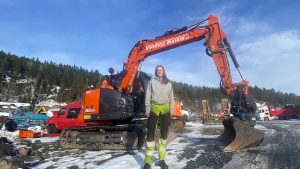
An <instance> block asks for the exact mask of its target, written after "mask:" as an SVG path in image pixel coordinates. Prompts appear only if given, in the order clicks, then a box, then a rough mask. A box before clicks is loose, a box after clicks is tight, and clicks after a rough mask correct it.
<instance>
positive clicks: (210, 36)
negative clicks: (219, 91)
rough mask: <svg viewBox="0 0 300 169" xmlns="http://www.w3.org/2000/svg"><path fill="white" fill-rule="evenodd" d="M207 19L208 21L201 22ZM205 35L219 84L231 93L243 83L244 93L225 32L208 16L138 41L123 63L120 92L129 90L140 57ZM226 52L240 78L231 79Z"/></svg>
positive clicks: (178, 45)
mask: <svg viewBox="0 0 300 169" xmlns="http://www.w3.org/2000/svg"><path fill="white" fill-rule="evenodd" d="M205 22H207V25H202V24H203V23H205ZM202 39H205V41H206V42H205V44H206V53H207V54H208V55H209V56H211V57H212V58H213V60H214V62H215V65H216V66H217V70H218V73H219V75H220V77H221V83H222V86H223V87H224V89H225V92H226V93H227V94H229V95H232V94H233V90H234V89H235V88H237V87H243V88H244V90H243V91H244V93H245V94H246V95H247V91H248V90H247V89H248V81H246V80H245V79H244V77H243V76H242V74H241V72H240V69H239V64H238V63H237V60H236V58H235V56H234V54H233V52H232V49H231V47H230V44H229V42H228V40H227V38H226V35H225V33H224V32H223V31H222V29H221V28H220V25H219V22H218V18H217V17H215V16H209V17H208V19H206V20H204V21H201V22H198V23H195V24H193V25H191V26H185V27H183V28H180V29H177V30H170V31H168V32H166V33H165V34H164V35H163V36H160V37H156V38H155V39H151V40H141V41H139V42H138V43H137V44H136V45H135V46H134V47H133V48H132V50H131V51H130V53H129V56H128V60H127V61H126V62H125V63H124V66H123V72H124V75H123V79H122V83H121V86H120V87H119V90H120V92H123V93H124V92H125V93H127V94H130V93H131V92H132V86H133V83H134V80H135V78H136V74H137V72H138V69H139V65H140V63H141V62H142V61H144V60H145V59H146V58H148V57H149V56H151V55H154V54H156V53H160V52H163V51H166V50H170V49H172V48H177V47H180V46H183V45H186V44H189V43H192V42H196V41H200V40H202ZM227 52H228V53H229V54H230V56H231V58H232V60H233V63H234V65H235V67H236V68H237V70H238V72H239V73H240V76H241V79H242V80H241V82H238V83H233V82H232V78H231V74H230V67H229V64H228V59H227Z"/></svg>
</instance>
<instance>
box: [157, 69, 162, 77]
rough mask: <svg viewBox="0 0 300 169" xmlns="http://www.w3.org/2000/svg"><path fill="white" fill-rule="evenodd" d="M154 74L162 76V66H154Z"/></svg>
mask: <svg viewBox="0 0 300 169" xmlns="http://www.w3.org/2000/svg"><path fill="white" fill-rule="evenodd" d="M156 74H157V76H158V77H163V76H164V69H163V68H162V67H157V68H156Z"/></svg>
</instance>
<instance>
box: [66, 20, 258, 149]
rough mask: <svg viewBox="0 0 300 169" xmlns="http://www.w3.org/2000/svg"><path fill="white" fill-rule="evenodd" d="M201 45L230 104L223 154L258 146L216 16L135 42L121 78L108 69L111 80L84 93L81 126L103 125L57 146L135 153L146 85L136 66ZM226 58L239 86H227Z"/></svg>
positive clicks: (73, 132) (72, 134) (75, 131)
mask: <svg viewBox="0 0 300 169" xmlns="http://www.w3.org/2000/svg"><path fill="white" fill-rule="evenodd" d="M203 39H204V40H205V43H204V44H205V46H206V53H207V55H208V56H210V57H211V58H212V59H213V61H214V63H215V65H216V67H217V71H218V73H219V75H220V77H221V82H220V87H221V89H222V90H223V91H224V92H225V93H226V94H228V96H229V97H230V98H231V109H230V113H231V114H232V115H233V117H230V118H229V119H225V120H224V121H223V125H224V128H225V130H224V133H223V134H222V135H221V136H220V137H219V140H221V141H222V142H224V143H227V145H226V147H225V149H224V151H237V150H240V149H245V148H250V147H254V146H257V145H258V144H259V143H260V142H261V141H262V139H263V133H262V132H261V131H259V130H257V129H255V128H254V125H253V123H252V121H251V117H252V114H253V112H254V109H253V108H252V107H251V105H250V104H248V103H247V101H246V95H247V94H248V81H246V80H245V78H244V77H243V75H242V73H241V71H240V66H239V64H238V62H237V60H236V58H235V56H234V54H233V51H232V49H231V47H230V44H229V42H228V39H227V37H226V35H225V33H224V32H223V31H222V29H221V27H220V24H219V22H218V18H217V17H216V16H209V17H208V18H207V19H205V20H203V21H201V22H197V23H194V24H192V25H190V26H184V27H182V28H180V29H172V30H169V31H167V32H166V33H165V34H163V35H162V36H158V37H156V38H154V39H149V40H140V41H138V42H137V43H136V44H135V45H134V47H133V48H132V50H131V51H130V53H129V56H128V59H127V60H126V61H125V62H124V65H123V70H122V71H121V72H119V73H116V74H114V70H113V69H110V70H109V72H110V75H107V76H106V78H105V80H104V81H103V83H102V86H101V87H99V88H97V89H94V90H89V91H86V92H85V93H84V95H83V107H82V111H83V113H82V114H83V116H82V117H80V118H81V120H82V121H85V122H93V121H105V122H106V123H105V124H104V123H103V125H94V126H93V125H92V126H85V127H74V128H69V129H65V130H64V131H63V132H62V134H61V144H62V145H63V146H64V147H69V148H70V147H71V148H85V149H98V150H101V149H135V148H140V147H141V146H142V145H143V143H144V139H145V131H146V130H145V129H146V127H145V121H146V120H145V119H146V118H143V117H144V116H143V113H144V108H143V99H144V98H143V97H144V92H143V91H144V89H145V88H146V87H147V84H148V81H149V79H150V78H149V76H147V74H146V73H144V72H142V71H140V65H141V62H143V61H144V60H145V59H147V58H148V57H150V56H151V55H154V54H157V53H160V52H164V51H167V50H170V49H172V48H177V47H180V46H183V45H186V44H189V43H193V42H197V41H200V40H203ZM227 53H229V55H230V57H231V59H232V61H233V63H234V66H235V68H236V69H237V71H238V72H239V75H240V77H241V81H240V82H238V83H234V82H233V81H232V78H231V74H230V67H229V62H228V59H227ZM107 122H109V123H108V124H107Z"/></svg>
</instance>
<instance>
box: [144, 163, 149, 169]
mask: <svg viewBox="0 0 300 169" xmlns="http://www.w3.org/2000/svg"><path fill="white" fill-rule="evenodd" d="M143 169H151V165H150V164H148V163H146V164H145V165H144V168H143Z"/></svg>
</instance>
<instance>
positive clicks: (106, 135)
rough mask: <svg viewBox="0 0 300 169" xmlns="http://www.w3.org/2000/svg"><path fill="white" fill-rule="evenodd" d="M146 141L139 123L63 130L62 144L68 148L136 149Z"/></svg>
mask: <svg viewBox="0 0 300 169" xmlns="http://www.w3.org/2000/svg"><path fill="white" fill-rule="evenodd" d="M143 142H144V132H143V131H142V128H141V126H138V125H116V126H86V127H74V128H68V129H65V130H63V131H62V133H61V136H60V144H61V146H62V147H63V148H67V149H84V150H134V149H139V148H141V146H142V145H143Z"/></svg>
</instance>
